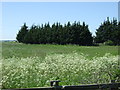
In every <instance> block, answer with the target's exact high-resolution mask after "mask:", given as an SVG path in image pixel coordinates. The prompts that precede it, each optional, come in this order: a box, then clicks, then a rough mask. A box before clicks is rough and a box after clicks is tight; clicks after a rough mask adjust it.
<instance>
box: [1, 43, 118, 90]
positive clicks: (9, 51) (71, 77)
mask: <svg viewBox="0 0 120 90" xmlns="http://www.w3.org/2000/svg"><path fill="white" fill-rule="evenodd" d="M118 48H119V47H118V46H78V45H49V44H39V45H37V44H33V45H30V44H22V43H17V42H3V43H2V63H0V64H1V67H0V68H2V72H0V73H2V87H3V88H30V87H44V86H49V81H50V80H60V81H62V82H61V83H60V84H61V85H81V84H96V83H110V82H111V80H115V82H120V67H119V62H118V58H119V55H118Z"/></svg>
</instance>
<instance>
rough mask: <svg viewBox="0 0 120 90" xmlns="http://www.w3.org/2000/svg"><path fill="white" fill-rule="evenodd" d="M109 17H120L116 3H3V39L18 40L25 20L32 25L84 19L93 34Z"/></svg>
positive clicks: (63, 22)
mask: <svg viewBox="0 0 120 90" xmlns="http://www.w3.org/2000/svg"><path fill="white" fill-rule="evenodd" d="M106 17H110V19H111V20H112V18H113V17H115V18H117V19H118V3H117V2H4V3H2V40H5V39H6V40H11V39H13V40H15V39H16V34H17V33H18V31H19V29H20V27H21V26H22V25H23V23H24V22H26V24H27V25H28V26H29V27H30V26H31V25H32V24H35V25H39V24H44V23H47V22H49V23H50V24H53V23H54V22H57V21H58V22H60V23H61V24H65V23H67V22H68V21H70V22H71V23H73V22H74V21H80V22H81V23H82V22H83V21H85V22H86V24H88V25H89V29H90V31H91V32H92V33H93V34H94V33H95V31H96V29H97V28H98V27H99V25H100V24H101V23H102V22H103V21H104V20H106Z"/></svg>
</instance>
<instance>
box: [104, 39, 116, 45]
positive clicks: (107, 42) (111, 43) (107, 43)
mask: <svg viewBox="0 0 120 90" xmlns="http://www.w3.org/2000/svg"><path fill="white" fill-rule="evenodd" d="M104 45H110V46H113V45H114V43H113V41H111V40H108V41H105V42H104Z"/></svg>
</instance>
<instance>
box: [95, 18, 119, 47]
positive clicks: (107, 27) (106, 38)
mask: <svg viewBox="0 0 120 90" xmlns="http://www.w3.org/2000/svg"><path fill="white" fill-rule="evenodd" d="M95 42H96V43H108V44H109V45H120V22H118V21H117V20H116V19H114V18H113V20H111V21H110V20H109V17H107V20H106V21H104V22H103V23H101V25H100V27H99V28H98V29H96V37H95Z"/></svg>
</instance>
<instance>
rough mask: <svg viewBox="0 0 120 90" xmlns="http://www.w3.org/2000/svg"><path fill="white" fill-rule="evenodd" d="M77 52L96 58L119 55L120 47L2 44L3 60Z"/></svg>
mask: <svg viewBox="0 0 120 90" xmlns="http://www.w3.org/2000/svg"><path fill="white" fill-rule="evenodd" d="M73 51H76V52H77V53H83V54H85V55H88V58H92V57H94V56H97V57H101V56H104V55H105V54H106V53H111V54H112V55H118V46H77V45H48V44H46V45H45V44H44V45H43V44H40V45H35V44H33V45H30V44H28V45H27V44H21V43H16V42H3V43H2V56H3V58H10V57H13V56H15V57H20V58H21V57H34V56H38V57H45V56H46V55H47V54H54V53H57V54H66V53H67V54H68V53H72V52H73Z"/></svg>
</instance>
